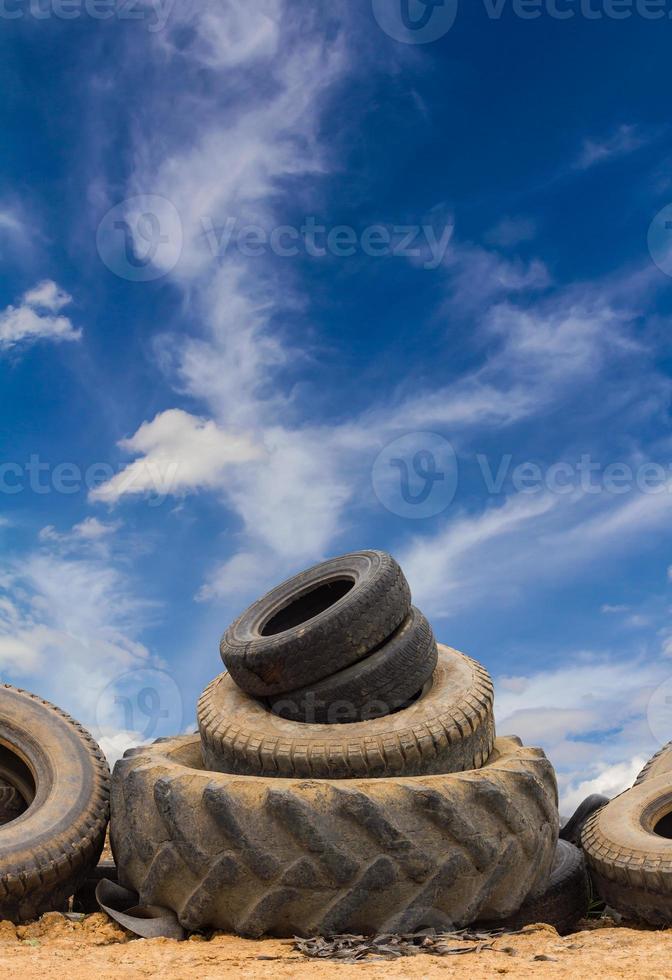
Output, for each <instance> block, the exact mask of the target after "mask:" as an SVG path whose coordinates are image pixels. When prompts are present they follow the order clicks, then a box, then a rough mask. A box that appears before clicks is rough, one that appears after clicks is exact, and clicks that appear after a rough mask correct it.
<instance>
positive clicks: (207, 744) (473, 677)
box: [197, 646, 495, 779]
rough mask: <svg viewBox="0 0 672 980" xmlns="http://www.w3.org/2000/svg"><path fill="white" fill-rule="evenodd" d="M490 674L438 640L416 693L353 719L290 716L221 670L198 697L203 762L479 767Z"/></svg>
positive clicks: (362, 772) (291, 771) (334, 767)
mask: <svg viewBox="0 0 672 980" xmlns="http://www.w3.org/2000/svg"><path fill="white" fill-rule="evenodd" d="M492 705H493V690H492V682H491V680H490V677H489V675H488V673H487V671H486V670H485V668H484V667H482V666H481V665H480V664H478V663H476V662H475V661H474V660H471V659H470V658H469V657H465V656H464V654H461V653H458V652H457V651H456V650H451V649H450V648H449V647H444V646H439V655H438V663H437V666H436V669H435V671H434V674H433V676H432V678H431V680H430V681H429V682H428V683H427V685H426V686H425V689H424V690H423V692H422V694H421V696H420V697H419V698H418V699H417V700H416V701H414V702H413V704H411V705H410V706H409V707H407V708H403V709H402V710H401V711H397V712H396V713H395V714H391V715H387V716H385V717H384V718H376V719H374V720H372V721H364V722H354V723H353V724H351V725H304V724H301V723H300V722H296V721H287V719H285V718H279V717H277V716H276V715H274V714H273V713H272V712H270V711H268V710H267V708H266V707H265V706H264V705H261V704H259V703H258V702H257V701H255V700H254V699H253V698H250V697H248V695H246V694H243V692H242V691H240V690H238V688H237V687H236V685H235V684H234V682H233V680H232V679H231V677H229V676H228V675H227V674H221V675H220V676H219V677H217V678H216V679H215V680H214V681H213V682H212V683H211V684H210V685H209V687H207V688H206V690H205V691H204V693H203V694H202V696H201V699H200V701H199V704H198V712H197V714H198V727H199V731H200V734H201V741H202V746H203V759H204V762H205V765H206V768H208V769H212V770H218V771H220V772H231V773H240V774H244V775H248V776H289V777H293V776H305V777H310V778H324V779H342V778H349V777H352V776H396V775H403V776H419V775H424V774H426V773H439V772H444V773H445V772H461V771H462V770H465V769H477V768H479V767H480V766H482V765H483V763H484V762H485V761H486V760H487V758H488V756H489V755H490V752H491V750H492V745H493V742H494V737H495V734H494V733H495V727H494V720H493V715H492Z"/></svg>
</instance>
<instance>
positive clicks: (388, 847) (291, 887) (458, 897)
mask: <svg viewBox="0 0 672 980" xmlns="http://www.w3.org/2000/svg"><path fill="white" fill-rule="evenodd" d="M557 833H558V812H557V789H556V782H555V775H554V772H553V768H552V766H551V765H550V763H549V762H548V760H547V759H546V757H545V755H544V754H543V752H542V751H541V750H540V749H531V748H524V747H522V746H521V744H520V741H519V740H518V739H512V738H510V739H499V740H498V741H497V744H496V747H495V749H494V751H493V752H492V754H491V756H490V759H489V760H488V762H487V764H486V765H485V766H484V767H483V768H482V769H479V770H474V771H470V772H463V773H455V774H452V775H436V776H422V777H418V778H411V779H408V778H397V779H387V778H380V779H350V780H336V781H331V780H304V779H261V778H258V777H256V778H255V777H249V776H236V775H230V774H225V773H212V772H207V771H205V770H204V769H203V763H202V762H201V757H200V745H199V740H198V736H186V737H182V738H179V739H173V740H168V741H165V742H162V743H157V744H155V745H153V746H150V747H145V748H141V749H135V750H132V751H131V753H127V754H126V756H125V757H124V759H122V760H121V761H120V762H118V763H117V765H116V766H115V769H114V774H113V778H112V849H113V852H114V855H115V858H116V862H117V866H118V868H119V880H120V883H121V884H122V885H123V886H125V887H126V888H131V889H133V890H135V891H136V892H138V893H139V895H140V901H141V902H142V903H143V904H152V905H161V906H164V907H168V908H171V909H173V910H174V911H175V912H176V913H177V916H178V918H179V921H180V923H181V924H182V925H183V926H184V927H185V929H189V930H196V929H207V928H213V929H222V930H225V931H227V932H230V931H233V932H236V933H239V934H241V935H243V936H251V937H258V936H261V935H264V934H267V935H274V936H294V935H303V936H312V935H329V934H336V933H342V932H352V933H357V934H364V935H368V934H372V933H380V932H411V931H415V930H416V929H420V928H423V927H427V928H430V927H436V928H449V927H450V928H453V927H460V926H464V925H467V924H468V923H470V922H473V921H474V920H475V919H476V918H478V917H485V916H487V917H488V918H492V919H501V918H504V917H505V916H507V915H510V914H511V913H512V912H513V911H514V910H515V909H516V908H518V907H519V906H520V905H521V904H522V903H523V902H524V901H525V900H526V898H527V897H528V896H529V895H535V894H538V893H539V892H541V891H543V889H544V888H545V885H546V882H547V880H548V875H549V873H550V869H551V865H552V862H553V856H554V853H555V843H556V840H557Z"/></svg>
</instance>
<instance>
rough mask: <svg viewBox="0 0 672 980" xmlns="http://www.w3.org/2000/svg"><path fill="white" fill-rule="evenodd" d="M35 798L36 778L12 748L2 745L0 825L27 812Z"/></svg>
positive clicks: (0, 763) (0, 750)
mask: <svg viewBox="0 0 672 980" xmlns="http://www.w3.org/2000/svg"><path fill="white" fill-rule="evenodd" d="M34 798H35V780H34V779H33V774H32V773H31V771H30V769H29V768H28V766H27V765H26V764H25V762H23V760H22V759H20V758H19V756H18V755H16V754H15V753H14V752H12V750H11V749H9V748H7V747H6V746H4V745H0V827H2V826H4V825H5V824H8V823H11V822H12V820H16V819H17V818H18V817H20V816H21V814H23V813H25V812H26V810H27V809H28V807H29V806H30V804H31V803H32V801H33V800H34Z"/></svg>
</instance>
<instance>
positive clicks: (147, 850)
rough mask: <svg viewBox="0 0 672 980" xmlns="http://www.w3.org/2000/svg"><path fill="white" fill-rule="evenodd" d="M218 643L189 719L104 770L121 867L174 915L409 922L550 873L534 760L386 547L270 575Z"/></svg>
mask: <svg viewBox="0 0 672 980" xmlns="http://www.w3.org/2000/svg"><path fill="white" fill-rule="evenodd" d="M221 654H222V658H223V660H224V663H225V665H226V667H227V669H228V672H227V673H225V674H221V675H220V676H218V677H217V678H216V679H215V680H214V681H213V682H212V683H211V684H210V685H209V687H208V688H207V689H206V691H205V692H204V694H203V695H202V697H201V699H200V702H199V706H198V727H199V734H198V735H195V736H186V737H183V738H176V739H171V740H169V741H164V742H161V743H159V744H155V745H154V746H152V747H150V748H145V749H139V750H134V751H133V752H131V753H130V754H127V757H126V758H125V759H124V760H122V761H121V762H120V763H118V764H117V767H116V769H115V772H114V776H113V785H112V810H113V826H112V834H113V846H114V851H115V855H116V857H117V861H118V864H119V877H120V882H121V884H122V885H124V886H126V887H128V888H132V889H134V890H135V891H137V892H138V893H139V896H140V900H141V901H142V902H143V903H146V904H152V905H160V906H167V907H168V908H171V909H174V910H175V912H176V913H177V916H178V918H179V921H180V923H181V924H182V926H184V927H185V928H186V929H188V930H198V929H203V928H213V927H214V928H217V929H222V930H225V931H231V932H236V933H238V934H241V935H244V936H250V937H258V936H262V935H275V936H293V935H304V936H306V935H330V934H336V933H344V932H347V933H358V934H372V933H381V932H388V933H394V932H402V933H408V932H413V931H416V930H418V929H422V928H435V929H441V930H445V929H448V928H450V929H454V928H459V927H462V926H466V925H469V924H470V923H473V922H475V921H477V920H483V921H490V920H492V921H497V922H499V921H502V920H505V919H506V918H507V917H509V916H512V915H514V914H519V913H520V910H521V907H524V906H525V905H526V903H527V905H528V907H529V906H530V904H532V905H534V902H535V901H538V900H539V899H541V898H543V897H544V896H545V895H547V894H548V889H549V883H550V882H551V871H552V868H553V866H554V862H555V865H556V867H555V871H556V879H554V883H555V881H557V880H558V877H557V876H558V874H559V876H560V877H561V878H563V880H564V877H566V871H567V860H566V858H567V855H568V854H569V853H570V851H573V849H572V848H571V847H570V845H563V849H562V850H561V851H560V852H558V844H557V841H558V820H559V818H558V810H557V788H556V781H555V775H554V772H553V769H552V767H551V765H550V763H549V762H548V760H547V759H546V757H545V755H544V753H543V752H542V751H541V750H540V749H534V748H527V747H525V746H523V745H522V744H521V742H520V740H519V739H515V738H501V739H496V738H495V727H494V721H493V690H492V683H491V681H490V678H489V676H488V674H487V672H486V671H485V670H484V668H483V667H482V666H480V665H479V664H477V663H475V662H474V661H473V660H471V659H469V658H468V657H466V656H464V655H462V654H460V653H458V652H457V651H455V650H452V649H450V648H448V647H445V646H437V644H436V641H435V639H434V636H433V634H432V631H431V627H430V626H429V624H428V622H427V620H426V619H425V617H424V616H423V615H422V613H421V612H420V611H419V610H418V609H416V608H414V607H413V606H412V604H411V595H410V590H409V587H408V584H407V582H406V579H405V577H404V575H403V572H402V571H401V569H400V567H399V566H398V564H397V563H396V562H395V561H394V559H392V558H391V557H390V556H389V555H386V554H383V553H380V552H361V553H357V554H353V555H347V556H345V557H342V558H338V559H334V560H332V561H329V562H326V563H324V564H322V565H319V566H316V567H315V568H312V569H310V570H308V571H307V572H304V573H302V574H301V575H299V576H297V577H295V578H293V579H291V580H289V581H288V582H286V583H284V584H283V585H280V586H279V587H278V588H276V589H274V590H273V591H272V592H270V593H269V594H268V595H266V596H264V597H263V598H262V599H260V600H259V601H258V602H256V603H254V604H253V605H252V606H251V607H250V608H249V609H248V610H247V611H246V612H245V613H243V615H242V616H240V617H239V619H237V620H236V621H235V622H234V623H233V624H232V625H231V626H230V627H229V628H228V630H227V631H226V633H225V634H224V637H223V639H222V643H221ZM577 853H578V852H577ZM579 859H580V855H579ZM580 871H581V876H580V881H581V883H582V886H583V889H584V893H585V875H584V872H583V869H582V867H581V868H580ZM572 873H573V875H574V877H576V870H574V871H573V872H572ZM585 905H586V902H585V895H584V900H583V905H581V903H579V908H578V914H577V917H578V916H580V915H581V914H582V913H583V912H584V911H585ZM535 911H536V909H535ZM572 911H575V910H572Z"/></svg>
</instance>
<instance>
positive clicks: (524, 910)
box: [480, 840, 590, 936]
mask: <svg viewBox="0 0 672 980" xmlns="http://www.w3.org/2000/svg"><path fill="white" fill-rule="evenodd" d="M589 905H590V882H589V880H588V872H587V871H586V862H585V860H584V857H583V854H582V853H581V851H580V850H579V848H578V847H575V846H574V845H573V844H570V843H569V841H564V840H559V841H558V843H557V846H556V849H555V859H554V861H553V867H552V869H551V877H550V878H549V880H548V884H547V885H546V888H545V889H544V891H543V892H542V893H541V895H537V896H535V897H533V898H530V899H528V901H527V902H525V903H524V904H523V905H522V906H521V908H520V909H518V911H517V912H514V914H513V915H511V916H509V917H508V918H507V919H504V920H503V921H501V922H497V923H480V925H481V926H482V927H487V926H489V925H493V926H498V927H499V928H500V929H508V930H511V931H512V932H517V931H518V930H519V929H524V928H525V926H530V925H534V924H536V923H538V922H541V923H545V924H546V925H549V926H553V927H554V928H555V929H557V931H558V932H559V933H560V935H561V936H565V935H567V933H569V932H572V931H573V930H574V929H575V928H576V926H577V925H578V923H579V922H580V920H581V919H583V918H584V917H585V916H586V915H587V914H588V907H589Z"/></svg>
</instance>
